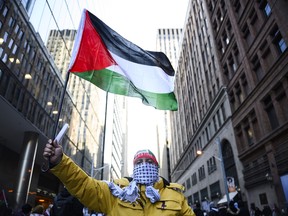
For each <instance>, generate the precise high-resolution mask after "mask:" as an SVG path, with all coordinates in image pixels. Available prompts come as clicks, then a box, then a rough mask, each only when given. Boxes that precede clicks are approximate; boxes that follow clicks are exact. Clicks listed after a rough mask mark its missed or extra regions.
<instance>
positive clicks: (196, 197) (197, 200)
mask: <svg viewBox="0 0 288 216" xmlns="http://www.w3.org/2000/svg"><path fill="white" fill-rule="evenodd" d="M193 200H194V203H199V193H198V192H196V193H194V194H193Z"/></svg>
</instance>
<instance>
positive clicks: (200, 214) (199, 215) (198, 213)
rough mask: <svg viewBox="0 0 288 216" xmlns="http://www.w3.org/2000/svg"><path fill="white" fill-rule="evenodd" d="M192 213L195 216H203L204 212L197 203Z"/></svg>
mask: <svg viewBox="0 0 288 216" xmlns="http://www.w3.org/2000/svg"><path fill="white" fill-rule="evenodd" d="M193 211H194V213H195V215H196V216H204V211H203V210H202V209H201V204H200V203H199V202H197V203H196V205H195V208H194V210H193Z"/></svg>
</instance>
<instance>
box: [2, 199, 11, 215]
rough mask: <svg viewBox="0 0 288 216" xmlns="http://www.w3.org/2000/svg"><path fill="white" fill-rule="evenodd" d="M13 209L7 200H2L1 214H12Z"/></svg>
mask: <svg viewBox="0 0 288 216" xmlns="http://www.w3.org/2000/svg"><path fill="white" fill-rule="evenodd" d="M11 215H12V209H11V208H9V207H8V206H7V204H6V203H5V202H2V201H1V200H0V216H11Z"/></svg>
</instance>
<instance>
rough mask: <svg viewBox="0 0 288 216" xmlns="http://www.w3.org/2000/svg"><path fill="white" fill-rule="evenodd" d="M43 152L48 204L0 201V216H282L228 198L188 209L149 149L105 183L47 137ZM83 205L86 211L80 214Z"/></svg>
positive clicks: (283, 213)
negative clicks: (57, 187) (55, 188)
mask: <svg viewBox="0 0 288 216" xmlns="http://www.w3.org/2000/svg"><path fill="white" fill-rule="evenodd" d="M43 156H44V158H45V159H46V160H49V165H50V172H51V173H53V174H54V175H55V176H56V177H58V178H59V180H60V181H61V182H62V183H63V185H64V188H63V191H61V192H60V193H59V194H58V195H57V196H56V197H55V199H54V202H53V205H49V206H48V208H46V209H44V207H43V206H42V205H36V206H34V207H32V206H31V205H29V204H25V205H23V206H22V209H21V211H20V212H16V213H12V210H11V211H10V210H9V211H6V212H5V211H4V210H3V209H5V206H6V205H1V206H0V216H2V215H3V216H11V215H13V216H28V215H29V216H60V215H61V216H68V215H69V216H87V215H89V216H98V215H107V216H109V215H117V216H127V215H162V216H165V215H179V216H181V215H183V216H184V215H185V216H288V215H287V211H282V210H281V211H280V209H279V208H278V207H277V206H276V205H274V207H273V209H270V207H269V206H265V207H264V209H263V210H260V209H259V208H258V207H256V206H255V205H254V204H252V205H251V206H250V210H248V208H247V207H246V206H245V205H244V203H243V202H241V201H238V202H234V201H230V202H229V203H228V205H226V204H225V203H224V204H220V205H215V203H214V202H211V203H210V205H209V209H207V210H203V209H202V208H201V204H200V203H196V204H195V206H193V207H192V206H190V205H188V203H187V200H186V198H185V196H184V194H183V186H182V185H179V184H177V183H170V182H168V181H167V180H166V179H164V178H162V177H160V176H159V164H158V161H157V159H156V157H155V156H154V154H153V153H152V152H151V151H150V150H141V151H138V152H137V153H136V154H135V156H134V159H133V166H134V168H133V176H132V177H131V178H130V177H129V178H123V179H116V180H114V181H111V182H108V181H103V180H96V179H94V178H91V177H89V176H88V175H87V174H86V173H85V172H84V171H83V170H82V169H81V168H80V167H78V166H77V165H76V164H75V163H74V162H73V161H72V160H71V159H70V158H69V157H68V156H66V155H65V154H64V153H63V150H62V147H61V146H60V145H59V144H58V143H57V142H56V143H55V141H54V142H52V140H49V142H48V143H47V144H46V147H45V149H44V153H43ZM76 197H77V198H76ZM3 206H4V208H3V209H2V207H3ZM84 206H85V208H86V209H87V208H89V210H90V211H89V212H87V211H86V212H85V211H84V210H85V208H84ZM6 207H7V206H6ZM6 210H7V208H6ZM97 212H102V213H97ZM4 213H5V214H4Z"/></svg>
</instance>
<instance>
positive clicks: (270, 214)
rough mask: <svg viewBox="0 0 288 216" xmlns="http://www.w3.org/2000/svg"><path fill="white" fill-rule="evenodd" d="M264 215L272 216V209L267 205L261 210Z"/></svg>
mask: <svg viewBox="0 0 288 216" xmlns="http://www.w3.org/2000/svg"><path fill="white" fill-rule="evenodd" d="M262 214H263V215H264V216H272V210H271V208H270V206H269V205H265V206H264V208H263V211H262Z"/></svg>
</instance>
